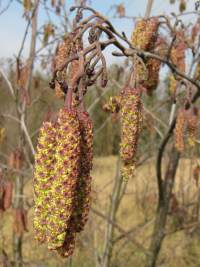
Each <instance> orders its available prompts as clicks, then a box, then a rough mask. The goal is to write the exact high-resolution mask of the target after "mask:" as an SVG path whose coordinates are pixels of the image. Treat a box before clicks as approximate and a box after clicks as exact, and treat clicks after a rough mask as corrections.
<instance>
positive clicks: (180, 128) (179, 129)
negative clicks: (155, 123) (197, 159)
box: [174, 109, 186, 152]
mask: <svg viewBox="0 0 200 267" xmlns="http://www.w3.org/2000/svg"><path fill="white" fill-rule="evenodd" d="M185 124H186V113H185V110H183V109H180V110H179V112H178V115H177V119H176V126H175V129H174V139H175V147H176V149H177V150H178V151H179V152H183V151H184V148H185V144H184V132H185Z"/></svg>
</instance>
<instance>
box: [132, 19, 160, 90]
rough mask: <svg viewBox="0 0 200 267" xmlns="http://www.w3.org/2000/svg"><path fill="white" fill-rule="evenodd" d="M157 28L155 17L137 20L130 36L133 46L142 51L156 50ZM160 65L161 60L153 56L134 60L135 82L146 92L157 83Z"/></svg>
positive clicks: (152, 88)
mask: <svg viewBox="0 0 200 267" xmlns="http://www.w3.org/2000/svg"><path fill="white" fill-rule="evenodd" d="M158 28H159V20H158V18H156V17H152V18H150V19H141V20H139V21H138V22H137V23H136V26H135V29H134V31H133V34H132V38H131V42H132V45H133V47H135V48H138V49H141V50H144V51H149V52H157V51H155V50H157V47H158V46H160V43H158V42H157V40H158ZM160 66H161V62H160V61H159V60H156V59H153V58H150V59H145V60H144V61H142V60H141V59H138V58H136V59H135V60H134V66H133V67H134V77H135V80H136V84H137V83H138V84H142V85H143V86H144V87H145V89H146V91H147V93H148V94H151V93H152V91H153V90H154V89H156V87H157V85H158V81H159V71H160Z"/></svg>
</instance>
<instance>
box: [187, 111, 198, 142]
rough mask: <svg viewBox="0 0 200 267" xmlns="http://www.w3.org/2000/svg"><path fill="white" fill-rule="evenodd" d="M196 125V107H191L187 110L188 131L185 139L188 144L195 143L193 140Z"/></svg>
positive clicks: (195, 134)
mask: <svg viewBox="0 0 200 267" xmlns="http://www.w3.org/2000/svg"><path fill="white" fill-rule="evenodd" d="M197 127H198V112H197V110H196V108H192V109H190V110H188V112H187V131H188V138H187V141H188V143H189V145H190V146H194V145H195V140H196V137H197Z"/></svg>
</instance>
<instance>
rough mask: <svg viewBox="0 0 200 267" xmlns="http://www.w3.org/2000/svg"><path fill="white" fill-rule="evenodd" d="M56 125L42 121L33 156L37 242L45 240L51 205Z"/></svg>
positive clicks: (34, 223) (34, 222)
mask: <svg viewBox="0 0 200 267" xmlns="http://www.w3.org/2000/svg"><path fill="white" fill-rule="evenodd" d="M55 144H56V126H55V125H54V124H52V123H51V122H44V123H43V126H42V127H41V129H40V133H39V137H38V145H37V153H36V156H35V173H34V181H33V184H34V193H35V194H34V201H35V214H34V221H33V225H34V230H35V238H36V239H37V240H38V241H39V242H44V241H45V240H46V225H47V218H48V215H49V209H50V207H51V199H52V197H53V196H52V195H51V185H52V182H53V181H54V179H55V178H54V164H55Z"/></svg>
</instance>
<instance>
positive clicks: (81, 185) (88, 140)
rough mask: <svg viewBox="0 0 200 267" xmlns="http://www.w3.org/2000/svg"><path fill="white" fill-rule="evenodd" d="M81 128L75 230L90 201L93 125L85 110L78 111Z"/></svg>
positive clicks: (81, 224)
mask: <svg viewBox="0 0 200 267" xmlns="http://www.w3.org/2000/svg"><path fill="white" fill-rule="evenodd" d="M79 120H80V129H81V161H80V171H79V172H80V174H79V180H78V184H77V199H76V202H75V203H76V207H75V216H73V218H72V220H73V221H74V225H75V231H76V232H80V231H82V230H83V229H84V226H85V224H86V222H87V220H88V215H89V210H90V203H91V181H92V178H91V176H90V171H91V169H92V160H93V125H92V121H91V119H90V117H89V114H88V113H87V112H80V113H79Z"/></svg>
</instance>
